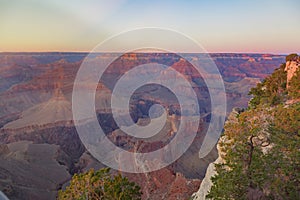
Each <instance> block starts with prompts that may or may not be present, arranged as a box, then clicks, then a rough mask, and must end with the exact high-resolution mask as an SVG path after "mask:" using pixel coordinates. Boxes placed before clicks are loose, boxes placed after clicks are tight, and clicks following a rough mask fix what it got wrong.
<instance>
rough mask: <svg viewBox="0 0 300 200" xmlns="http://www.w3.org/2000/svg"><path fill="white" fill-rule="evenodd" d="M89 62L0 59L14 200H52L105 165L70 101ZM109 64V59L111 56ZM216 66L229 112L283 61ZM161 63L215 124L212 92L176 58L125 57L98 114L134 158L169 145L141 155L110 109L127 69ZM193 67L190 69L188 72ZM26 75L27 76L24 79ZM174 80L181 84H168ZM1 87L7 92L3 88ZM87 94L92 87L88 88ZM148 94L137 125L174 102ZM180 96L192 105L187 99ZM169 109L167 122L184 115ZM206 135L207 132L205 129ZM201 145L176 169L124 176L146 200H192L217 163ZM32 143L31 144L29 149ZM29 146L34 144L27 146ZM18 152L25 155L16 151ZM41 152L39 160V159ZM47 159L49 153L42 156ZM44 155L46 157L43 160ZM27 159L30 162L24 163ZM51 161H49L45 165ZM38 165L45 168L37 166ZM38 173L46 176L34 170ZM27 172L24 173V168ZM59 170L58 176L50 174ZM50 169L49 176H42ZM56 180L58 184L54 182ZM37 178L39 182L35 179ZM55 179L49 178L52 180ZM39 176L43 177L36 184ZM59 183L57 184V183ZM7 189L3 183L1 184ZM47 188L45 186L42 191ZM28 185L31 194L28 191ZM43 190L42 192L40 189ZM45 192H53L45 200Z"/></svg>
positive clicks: (245, 60)
mask: <svg viewBox="0 0 300 200" xmlns="http://www.w3.org/2000/svg"><path fill="white" fill-rule="evenodd" d="M84 56H86V54H72V53H61V54H60V53H49V54H42V53H40V54H38V53H37V54H36V53H33V54H26V55H23V54H2V53H0V70H1V73H0V77H1V80H0V86H1V90H0V127H2V129H1V130H0V144H1V143H5V144H3V146H0V159H3V160H1V162H0V172H1V170H2V173H1V175H3V177H4V176H5V175H7V174H8V175H9V176H5V177H4V178H3V180H7V181H8V182H9V184H6V185H8V186H7V187H6V185H5V184H4V185H0V186H1V187H2V188H0V190H1V189H2V190H4V191H6V193H7V194H9V197H11V198H12V199H14V198H15V199H20V198H21V197H20V196H18V195H23V197H22V198H21V199H26V198H28V199H29V198H31V199H53V198H55V194H56V190H57V189H59V188H60V186H61V184H64V182H65V181H66V180H67V179H69V178H70V177H71V174H72V173H74V172H81V171H85V170H87V169H89V168H92V167H93V168H96V169H97V168H101V167H103V165H101V164H100V163H99V162H98V161H97V160H95V159H94V158H93V157H92V156H91V155H89V154H88V153H87V152H86V151H85V148H84V146H83V145H82V143H81V141H80V139H79V137H78V135H77V133H76V130H75V127H74V125H73V122H72V116H71V94H72V87H73V81H74V79H75V76H76V72H77V70H78V68H79V66H80V64H81V62H82V59H83V58H84ZM103 56H107V57H109V56H111V55H109V54H105V55H103ZM189 57H190V58H191V60H197V57H196V56H195V55H192V54H191V55H189ZM212 58H213V59H214V61H215V62H216V64H217V65H218V68H219V70H220V72H221V74H222V75H223V78H224V81H225V87H226V92H227V97H228V102H229V106H228V107H229V108H228V110H231V108H232V107H234V106H240V107H243V106H246V105H247V102H248V100H249V97H248V96H247V93H245V90H246V89H245V88H248V87H253V86H255V84H256V83H257V82H258V81H259V80H260V79H261V78H263V77H265V76H267V75H268V74H269V73H271V72H272V71H273V70H274V68H275V67H276V66H278V65H279V63H281V62H282V60H283V59H284V57H280V56H273V55H255V54H254V55H247V54H245V55H244V54H213V55H212ZM149 62H154V63H160V64H166V65H168V66H172V67H174V69H176V70H178V71H179V72H180V73H182V74H184V75H185V76H186V78H187V79H188V80H189V81H191V84H192V87H193V88H194V89H195V91H198V92H199V93H200V95H199V103H200V104H201V105H200V107H201V108H202V110H201V113H203V114H207V115H205V116H206V118H207V119H203V121H204V122H205V123H209V118H210V117H209V109H206V107H207V102H206V103H205V97H207V95H208V91H207V87H205V85H204V84H203V81H202V82H201V77H200V76H199V74H197V73H196V72H195V71H194V70H193V69H192V68H191V65H190V64H189V63H187V62H186V61H185V60H183V59H178V58H174V57H172V55H171V54H170V55H169V54H168V55H163V56H162V55H161V54H141V53H137V54H135V53H132V54H126V55H125V56H123V57H122V58H120V59H118V60H116V62H114V64H113V65H112V66H110V67H109V68H108V70H107V71H106V76H105V78H104V80H103V83H99V85H98V91H97V93H96V109H97V111H98V112H99V115H98V119H99V121H101V122H103V124H102V125H103V126H104V129H105V131H106V133H107V135H108V137H109V138H110V139H111V140H112V141H113V142H115V144H117V145H120V146H123V147H126V148H127V149H128V150H129V151H134V150H139V151H141V152H143V151H146V152H149V151H153V150H155V149H157V148H160V147H161V145H163V141H149V142H148V143H144V144H143V145H141V146H139V148H136V149H135V147H136V146H135V143H134V142H132V141H131V138H129V137H127V136H124V135H122V134H121V133H120V131H119V129H118V127H117V126H116V125H115V123H114V121H113V119H112V116H111V113H110V112H111V111H110V110H109V109H106V107H107V106H109V105H110V97H111V96H110V95H111V91H112V89H113V85H114V82H113V81H112V80H113V79H114V78H117V77H119V76H120V75H122V74H124V73H125V72H126V71H128V70H129V69H131V68H133V67H135V66H137V65H141V64H144V63H149ZM186 66H188V67H186ZM20 72H22V73H20ZM169 78H176V77H169ZM2 86H3V87H2ZM87 87H88V86H87ZM145 90H147V91H149V92H147V93H146V94H139V93H138V92H139V91H137V93H136V95H135V97H136V98H133V100H132V102H131V103H132V108H133V110H134V111H135V112H134V113H133V115H132V117H133V118H134V120H135V121H139V120H140V121H143V120H145V116H146V115H147V112H148V109H149V107H150V105H152V104H153V103H159V104H161V105H167V104H166V103H170V101H171V100H172V99H167V100H166V101H167V102H166V101H163V100H164V99H166V98H167V97H168V96H170V95H169V93H166V92H165V91H163V94H167V95H165V96H163V95H162V93H161V91H162V90H161V88H154V87H150V88H145ZM180 92H182V94H184V95H185V96H186V97H188V96H189V95H190V94H188V93H187V92H186V91H184V90H181V91H180ZM172 103H174V105H173V106H172V107H171V108H170V109H169V112H170V113H169V114H170V116H171V115H175V116H178V115H179V114H180V113H179V110H180V107H179V106H178V103H177V104H176V101H174V102H172ZM205 123H203V124H202V125H203V126H202V127H201V128H202V129H201V130H199V133H200V132H201V131H205V127H206V124H205ZM174 124H176V123H175V122H172V121H170V124H169V125H168V126H169V127H171V128H170V132H168V133H169V135H172V134H173V133H172V132H176V127H175V128H174ZM202 139H203V135H202V134H198V135H197V137H196V139H195V141H194V143H193V145H192V146H191V147H190V149H189V150H188V151H187V153H186V154H185V155H183V156H182V157H181V158H180V159H178V160H177V161H176V162H175V163H173V164H172V165H170V166H168V167H166V168H163V169H161V170H158V171H156V172H151V173H147V174H124V175H126V176H128V177H129V179H130V180H132V181H136V182H137V183H138V184H139V185H141V187H142V190H143V199H188V198H189V197H190V196H191V194H192V193H194V192H196V191H197V189H198V188H199V184H200V179H202V178H203V177H204V174H205V170H206V168H207V165H208V164H209V163H210V162H212V161H213V160H215V158H216V157H217V155H216V150H214V151H213V152H212V153H211V154H210V155H209V156H208V157H206V158H204V159H202V160H200V159H199V156H198V152H199V146H201V142H202ZM24 141H27V142H24ZM28 141H31V142H28ZM10 144H18V145H17V146H19V147H24V148H21V149H18V148H15V146H16V145H15V146H14V148H15V149H12V147H13V146H12V145H11V146H10V147H9V145H10ZM38 152H39V153H38ZM40 152H43V153H40ZM44 152H45V157H43V158H40V157H39V156H43V154H44ZM26 154H29V155H26ZM48 158H49V160H48V161H47V159H48ZM35 159H39V160H40V162H37V161H35ZM37 164H38V165H39V166H40V169H39V170H40V171H38V173H34V170H35V169H36V167H37ZM14 166H15V167H17V169H18V170H19V171H20V172H18V173H21V172H23V171H24V170H28V172H26V174H24V175H23V176H21V175H20V176H21V177H23V179H18V177H14V176H16V175H18V176H19V174H14V171H12V172H11V171H10V170H15V169H14ZM23 166H24V167H23ZM52 167H53V171H52ZM46 169H48V170H49V171H51V172H49V174H45V175H42V172H44V171H43V170H46ZM54 172H56V173H57V174H59V175H60V177H56V175H53V173H54ZM37 175H38V176H37ZM48 175H49V176H51V177H48ZM35 176H37V177H35ZM52 176H53V177H52ZM50 182H51V183H50ZM0 183H1V178H0ZM39 184H40V185H42V186H39ZM24 185H27V186H28V188H24ZM36 185H37V187H38V188H39V187H40V188H41V189H40V190H37V189H34V187H36ZM46 188H48V191H47V192H45V190H46Z"/></svg>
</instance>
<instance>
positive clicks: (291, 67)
mask: <svg viewBox="0 0 300 200" xmlns="http://www.w3.org/2000/svg"><path fill="white" fill-rule="evenodd" d="M299 67H300V56H296V55H295V56H293V57H292V58H291V59H290V60H287V61H286V64H285V71H286V72H287V88H289V82H290V81H291V79H292V78H293V76H294V75H295V73H296V71H297V70H298V68H299Z"/></svg>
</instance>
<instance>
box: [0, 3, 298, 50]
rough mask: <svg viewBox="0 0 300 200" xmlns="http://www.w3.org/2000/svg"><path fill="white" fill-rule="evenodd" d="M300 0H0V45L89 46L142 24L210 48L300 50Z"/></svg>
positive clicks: (21, 47) (25, 47)
mask: <svg viewBox="0 0 300 200" xmlns="http://www.w3.org/2000/svg"><path fill="white" fill-rule="evenodd" d="M299 19H300V1H299V0H228V1H224V0H190V1H187V0H181V1H180V0H164V1H162V0H151V1H146V0H127V1H126V0H72V1H71V0H42V1H41V0H22V1H20V0H0V51H3V52H7V51H91V50H92V49H93V48H94V47H95V46H96V45H97V44H99V43H100V42H102V41H103V40H105V39H106V38H108V37H110V36H112V35H115V34H118V33H120V32H123V31H126V30H131V29H135V28H142V27H161V28H168V29H173V30H176V31H179V32H181V33H184V34H186V35H188V36H190V37H192V38H193V39H195V40H196V41H197V42H199V43H200V44H201V45H202V46H203V47H204V48H205V49H206V50H207V51H208V52H253V53H254V52H260V53H291V52H296V53H300V48H299V47H300V26H299Z"/></svg>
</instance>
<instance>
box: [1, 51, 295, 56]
mask: <svg viewBox="0 0 300 200" xmlns="http://www.w3.org/2000/svg"><path fill="white" fill-rule="evenodd" d="M0 53H1V54H5V53H7V54H14V53H15V54H17V53H25V54H27V53H28V54H30V53H78V54H80V53H85V54H89V53H111V54H113V53H122V52H117V51H105V52H89V51H0ZM124 53H144V54H150V53H160V54H167V53H180V54H199V52H155V51H153V52H151V51H147V52H142V51H139V52H124ZM293 53H296V54H300V53H298V52H290V53H275V52H223V51H222V52H201V53H200V54H261V55H280V56H284V55H289V54H293Z"/></svg>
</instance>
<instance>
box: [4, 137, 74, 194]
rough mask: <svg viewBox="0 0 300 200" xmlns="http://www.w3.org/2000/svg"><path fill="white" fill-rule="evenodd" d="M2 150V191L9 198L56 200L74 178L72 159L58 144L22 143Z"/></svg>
mask: <svg viewBox="0 0 300 200" xmlns="http://www.w3.org/2000/svg"><path fill="white" fill-rule="evenodd" d="M0 148H1V149H2V150H3V149H5V151H4V152H3V151H2V153H1V155H0V163H1V164H0V190H2V191H3V192H4V193H5V194H6V195H7V196H8V197H9V199H24V200H26V199H55V197H56V193H57V189H58V188H60V187H61V186H60V185H61V184H63V183H64V182H66V181H68V180H69V179H70V177H71V174H70V173H69V172H68V166H67V164H68V163H70V162H71V159H70V157H69V156H68V155H66V154H65V153H64V152H63V151H62V150H61V149H60V148H59V146H58V145H51V144H33V143H32V142H29V141H21V142H13V143H10V144H2V145H0ZM61 163H65V164H66V165H62V164H61Z"/></svg>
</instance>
